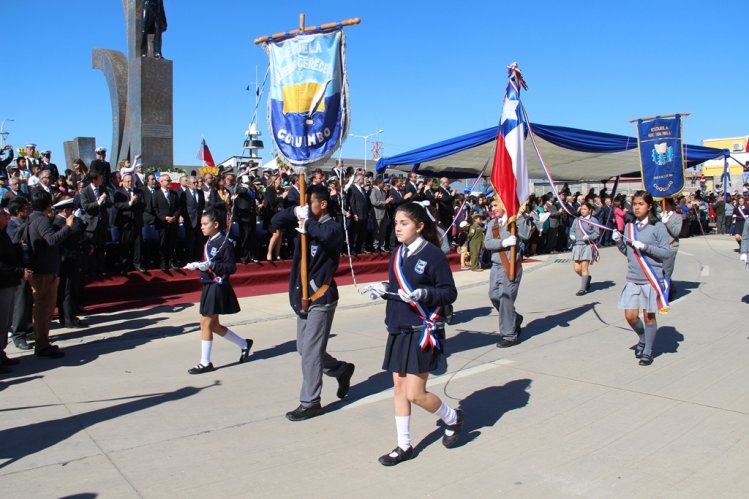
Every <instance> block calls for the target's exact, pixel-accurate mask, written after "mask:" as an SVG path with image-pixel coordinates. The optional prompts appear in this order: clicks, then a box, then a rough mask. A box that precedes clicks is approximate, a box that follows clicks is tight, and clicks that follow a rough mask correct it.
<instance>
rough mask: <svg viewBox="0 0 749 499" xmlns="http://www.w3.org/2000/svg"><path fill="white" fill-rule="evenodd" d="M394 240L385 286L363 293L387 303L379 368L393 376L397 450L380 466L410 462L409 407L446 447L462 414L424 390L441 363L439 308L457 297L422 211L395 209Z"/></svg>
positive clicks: (452, 441)
mask: <svg viewBox="0 0 749 499" xmlns="http://www.w3.org/2000/svg"><path fill="white" fill-rule="evenodd" d="M395 236H396V238H397V239H398V242H399V243H400V245H399V246H398V247H396V248H395V249H393V254H392V256H391V259H390V280H389V282H388V283H378V284H373V285H370V286H369V287H368V288H367V289H368V292H369V296H370V297H371V298H372V299H373V300H374V299H377V298H383V299H386V300H388V302H387V307H386V311H385V325H386V327H387V330H388V340H387V346H386V347H385V360H384V362H383V365H382V368H383V369H385V370H387V371H390V372H391V373H392V375H393V386H394V395H393V397H394V405H395V426H396V431H397V437H398V446H397V447H396V448H395V449H394V450H393V451H392V452H390V453H388V454H385V455H384V456H382V457H380V459H379V461H380V463H381V464H383V465H384V466H394V465H396V464H398V463H401V462H403V461H407V460H409V459H412V458H413V457H415V452H414V448H413V446H412V444H411V431H410V422H411V407H412V404H416V405H418V406H419V407H421V408H423V409H425V410H427V411H429V412H431V413H433V414H435V415H436V416H438V417H439V418H440V419H442V421H443V422H444V425H445V434H444V436H443V437H442V444H443V445H444V446H445V447H447V448H450V447H454V446H455V445H456V443H457V442H458V436H459V434H460V432H461V430H462V428H463V412H462V411H461V410H460V409H457V410H456V409H452V408H451V407H449V406H448V405H446V404H445V403H444V402H442V401H441V400H440V399H439V397H437V396H436V395H434V394H433V393H429V392H428V391H427V390H426V382H427V378H429V373H430V372H431V371H434V370H435V369H437V367H438V365H439V364H440V362H442V361H444V358H445V329H444V322H443V318H442V310H443V307H445V306H446V305H448V304H451V303H453V302H454V301H455V299H456V298H457V296H458V291H457V289H456V288H455V281H454V280H453V276H452V272H451V270H450V264H449V263H448V261H447V257H446V256H445V254H444V253H443V252H442V251H441V250H440V248H439V238H438V236H437V232H436V229H435V225H434V222H433V221H432V220H431V219H430V218H429V216H428V214H427V211H426V209H425V208H424V207H423V206H420V205H419V204H417V203H413V202H411V203H405V204H402V205H400V206H399V207H398V209H397V210H396V212H395Z"/></svg>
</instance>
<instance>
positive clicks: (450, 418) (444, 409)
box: [434, 402, 458, 437]
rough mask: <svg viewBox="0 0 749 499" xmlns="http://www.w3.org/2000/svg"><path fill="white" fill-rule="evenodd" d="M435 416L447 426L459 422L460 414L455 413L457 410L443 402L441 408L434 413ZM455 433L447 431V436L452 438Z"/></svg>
mask: <svg viewBox="0 0 749 499" xmlns="http://www.w3.org/2000/svg"><path fill="white" fill-rule="evenodd" d="M434 415H435V416H437V417H438V418H440V419H441V420H442V421H444V422H445V424H447V425H451V424H455V423H457V421H458V414H457V413H456V412H455V409H453V408H452V407H450V406H449V405H447V404H445V403H444V402H442V404H441V405H440V408H439V409H437V410H436V411H435V412H434ZM453 433H455V432H454V431H452V430H445V435H447V436H448V437H449V436H452V434H453Z"/></svg>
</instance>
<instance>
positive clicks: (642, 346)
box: [633, 343, 645, 359]
mask: <svg viewBox="0 0 749 499" xmlns="http://www.w3.org/2000/svg"><path fill="white" fill-rule="evenodd" d="M633 348H634V349H635V358H636V359H639V358H642V352H644V351H645V343H637V345H635V346H634V347H633Z"/></svg>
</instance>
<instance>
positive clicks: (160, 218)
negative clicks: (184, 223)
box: [152, 173, 179, 270]
mask: <svg viewBox="0 0 749 499" xmlns="http://www.w3.org/2000/svg"><path fill="white" fill-rule="evenodd" d="M171 182H172V179H171V177H170V176H169V175H167V174H165V173H163V174H161V176H160V177H159V185H160V188H159V189H157V190H156V191H155V192H154V193H153V199H152V206H153V213H154V216H155V217H156V228H157V229H158V231H159V254H160V256H161V270H167V269H168V268H169V266H171V267H172V268H173V269H178V268H179V266H178V265H177V263H176V262H175V261H174V246H175V244H176V243H177V229H178V228H179V199H177V193H176V192H174V191H172V190H171V189H169V184H170V183H171Z"/></svg>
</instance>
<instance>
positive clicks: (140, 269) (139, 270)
mask: <svg viewBox="0 0 749 499" xmlns="http://www.w3.org/2000/svg"><path fill="white" fill-rule="evenodd" d="M135 270H137V271H138V272H146V268H145V267H144V266H143V265H136V266H135Z"/></svg>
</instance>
